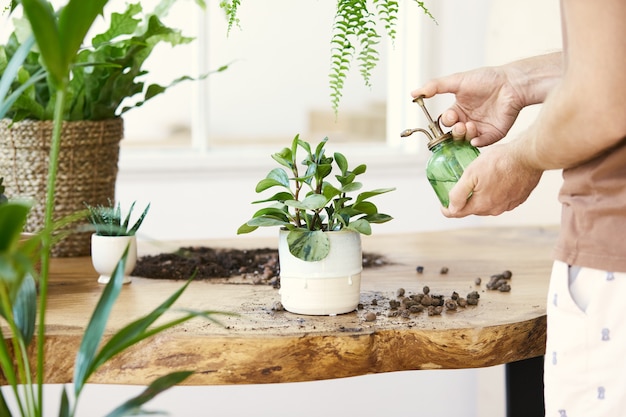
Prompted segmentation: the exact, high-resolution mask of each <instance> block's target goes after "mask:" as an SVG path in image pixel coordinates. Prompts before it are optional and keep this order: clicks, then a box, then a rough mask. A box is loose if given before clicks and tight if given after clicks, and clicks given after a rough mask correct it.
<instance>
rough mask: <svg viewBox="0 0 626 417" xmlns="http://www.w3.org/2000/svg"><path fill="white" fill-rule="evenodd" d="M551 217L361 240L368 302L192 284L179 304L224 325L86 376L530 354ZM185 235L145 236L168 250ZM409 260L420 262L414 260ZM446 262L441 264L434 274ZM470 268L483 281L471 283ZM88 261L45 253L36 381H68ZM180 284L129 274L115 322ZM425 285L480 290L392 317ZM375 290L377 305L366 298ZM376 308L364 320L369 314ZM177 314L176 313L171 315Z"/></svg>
mask: <svg viewBox="0 0 626 417" xmlns="http://www.w3.org/2000/svg"><path fill="white" fill-rule="evenodd" d="M556 233H557V230H556V229H555V228H539V227H537V228H498V229H490V228H479V229H466V230H454V231H441V232H428V233H416V234H405V235H393V236H391V235H387V236H385V235H381V234H378V235H373V236H367V237H364V239H363V249H364V251H365V252H373V253H380V254H383V255H384V256H385V257H386V258H387V260H388V261H390V262H391V263H392V264H390V265H386V266H383V267H378V268H366V269H364V271H363V274H362V278H363V282H362V296H361V300H362V302H363V305H364V307H363V309H362V310H359V311H356V312H353V313H349V314H344V315H339V316H331V317H317V316H302V315H296V314H291V313H288V312H276V311H273V310H272V309H271V307H272V304H273V303H274V302H275V301H277V300H279V294H278V292H277V290H276V289H274V288H272V287H271V286H269V285H254V284H253V283H252V282H249V281H247V280H245V279H244V280H242V279H236V280H228V279H216V280H207V281H201V282H193V283H192V284H191V286H190V287H189V288H188V290H187V291H186V293H185V294H184V295H183V296H182V297H181V299H180V300H179V302H178V303H177V304H176V306H177V307H185V308H192V309H212V310H219V311H225V312H235V313H238V314H239V316H221V317H219V319H220V321H221V322H222V323H223V325H224V326H223V327H221V326H218V325H216V324H214V323H210V322H208V321H205V320H203V319H195V320H193V321H191V322H189V323H186V324H184V325H182V326H180V327H178V328H176V329H173V330H171V331H167V332H166V333H164V334H162V335H159V336H157V337H155V338H153V339H151V340H149V341H147V342H146V343H142V344H141V345H139V346H137V347H135V348H133V349H132V350H130V351H129V352H127V353H125V354H123V355H121V356H119V357H117V358H115V359H114V360H113V361H111V362H109V363H108V364H107V365H106V366H104V367H103V368H102V369H101V370H100V371H99V372H98V373H96V374H95V376H94V377H93V379H92V380H91V382H93V383H112V384H147V383H149V382H151V381H152V380H154V379H155V378H156V377H158V376H160V375H163V374H165V373H168V372H171V371H174V370H182V369H191V370H194V371H196V373H195V374H194V375H193V376H192V377H190V378H189V379H188V380H187V381H186V382H185V384H187V385H205V384H261V383H278V382H297V381H310V380H322V379H329V378H341V377H349V376H356V375H365V374H372V373H380V372H392V371H402V370H417V369H444V368H446V369H459V368H475V367H486V366H492V365H498V364H505V363H509V362H514V361H520V360H524V359H528V358H534V357H538V356H541V355H543V353H544V348H545V333H546V319H545V299H546V292H547V285H548V278H549V272H550V268H551V249H552V246H553V244H554V241H555V238H556ZM189 243H190V242H186V243H183V242H170V243H168V244H151V245H148V244H145V243H144V244H141V243H140V252H143V253H147V252H152V253H153V252H163V251H169V250H173V249H176V248H178V247H179V246H181V245H182V244H189ZM194 243H195V244H202V245H206V246H212V247H225V248H259V247H276V242H275V239H265V238H254V237H241V238H237V239H231V240H213V241H209V240H207V241H203V242H194ZM417 266H422V267H423V272H422V273H418V272H417V271H416V267H417ZM442 267H446V268H448V273H447V274H442V273H441V269H442ZM506 269H508V270H510V271H512V272H513V277H512V279H511V287H512V289H511V291H510V292H499V291H491V290H487V289H486V287H485V284H486V282H487V281H488V279H489V277H490V275H492V274H496V273H500V272H502V271H504V270H506ZM476 277H481V278H482V282H483V283H482V284H481V285H480V286H478V285H476V284H475V282H474V280H475V278H476ZM96 279H97V274H96V272H95V271H94V270H93V268H92V266H91V263H90V259H89V258H58V259H53V260H52V264H51V274H50V285H49V302H48V306H49V313H48V316H47V317H48V318H47V320H48V322H47V330H46V334H47V341H46V344H47V347H46V348H47V357H46V375H45V381H46V382H49V383H67V382H70V381H71V378H72V371H73V362H74V359H75V353H76V351H77V349H78V346H79V343H80V339H81V337H82V334H83V330H84V328H85V325H86V323H87V321H88V319H89V317H90V315H91V311H92V310H93V308H94V306H95V304H96V302H97V299H98V297H99V296H100V293H101V291H102V288H103V286H102V285H100V284H98V283H97V282H96ZM181 285H182V282H180V281H174V280H160V279H146V278H138V277H136V278H133V282H132V283H131V284H130V285H126V286H125V287H124V288H123V290H122V293H121V295H120V298H119V300H118V302H117V304H116V305H115V307H114V310H113V313H112V317H111V320H110V322H109V325H108V329H109V331H111V332H112V331H114V330H116V329H118V328H120V327H121V326H123V325H124V324H126V323H128V322H129V321H130V320H131V319H134V318H137V317H139V316H141V315H143V314H145V313H146V312H148V311H149V309H152V308H154V307H155V306H156V305H158V304H159V303H161V302H162V301H163V300H164V299H165V298H166V297H167V296H168V295H170V294H171V293H172V292H173V291H175V289H178V288H179V287H180V286H181ZM424 285H428V286H429V287H430V289H431V293H433V294H443V295H450V294H451V293H452V292H453V291H457V292H458V293H459V294H460V295H461V296H464V295H465V294H467V293H468V292H470V291H474V290H477V291H478V292H479V293H480V302H479V304H478V305H477V306H468V307H466V308H462V309H459V310H457V311H455V312H444V313H443V314H442V315H441V316H428V314H426V313H421V314H417V315H413V316H411V317H410V318H402V317H389V316H388V313H389V305H388V300H390V299H394V298H395V297H396V291H397V290H398V289H399V288H404V289H405V291H406V293H407V294H411V293H417V292H421V291H422V287H423V286H424ZM374 299H376V300H377V301H380V302H379V303H378V305H373V303H372V302H373V300H374ZM369 311H373V312H375V313H377V314H378V315H377V318H376V320H375V321H366V320H365V315H366V313H367V312H369ZM171 314H176V313H174V312H173V313H171Z"/></svg>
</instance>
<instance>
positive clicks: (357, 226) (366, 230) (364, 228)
mask: <svg viewBox="0 0 626 417" xmlns="http://www.w3.org/2000/svg"><path fill="white" fill-rule="evenodd" d="M346 229H348V230H354V231H356V232H359V233H362V234H364V235H371V234H372V226H371V225H370V223H369V222H368V221H367V220H365V219H357V220H355V221H353V222H350V224H349V225H348V227H347V228H346Z"/></svg>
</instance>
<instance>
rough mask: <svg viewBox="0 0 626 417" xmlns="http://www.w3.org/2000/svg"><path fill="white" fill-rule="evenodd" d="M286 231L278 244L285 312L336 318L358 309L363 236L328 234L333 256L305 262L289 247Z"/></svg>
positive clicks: (282, 300) (343, 233) (281, 290)
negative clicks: (338, 315) (333, 316)
mask: <svg viewBox="0 0 626 417" xmlns="http://www.w3.org/2000/svg"><path fill="white" fill-rule="evenodd" d="M287 233H288V232H287V231H286V230H281V231H280V234H279V241H278V254H279V259H280V291H279V293H280V295H281V302H282V304H283V307H284V308H285V310H287V311H290V312H292V313H298V314H308V315H320V316H321V315H335V314H343V313H348V312H351V311H354V310H356V308H357V306H358V304H359V301H360V294H361V271H362V270H363V255H362V251H361V235H360V234H359V233H357V232H353V231H339V232H327V233H328V236H329V238H330V253H329V254H328V256H327V257H326V258H325V259H322V260H321V261H316V262H306V261H303V260H301V259H298V258H296V257H295V256H293V255H292V254H291V253H290V252H289V247H288V246H287Z"/></svg>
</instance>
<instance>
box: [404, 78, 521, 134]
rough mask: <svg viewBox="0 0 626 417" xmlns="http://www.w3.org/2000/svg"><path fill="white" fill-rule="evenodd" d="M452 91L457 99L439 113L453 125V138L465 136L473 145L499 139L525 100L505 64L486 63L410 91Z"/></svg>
mask: <svg viewBox="0 0 626 417" xmlns="http://www.w3.org/2000/svg"><path fill="white" fill-rule="evenodd" d="M444 93H452V94H454V95H455V97H456V102H455V103H454V104H453V105H452V106H451V107H450V108H449V109H448V110H446V111H445V112H444V113H443V114H442V116H441V122H442V123H443V124H444V126H448V127H449V126H452V136H453V137H454V138H455V139H461V138H465V139H466V140H470V141H471V143H472V145H474V146H486V145H490V144H492V143H494V142H497V141H499V140H500V139H502V138H503V137H504V136H506V134H507V132H508V131H509V129H510V128H511V126H512V125H513V123H514V122H515V119H517V116H518V114H519V112H520V110H521V109H522V108H523V107H524V101H523V99H522V97H521V96H520V94H519V92H518V91H517V90H516V89H515V88H514V87H513V83H512V82H511V80H510V75H509V72H508V71H507V70H506V67H485V68H479V69H476V70H472V71H468V72H462V73H457V74H453V75H449V76H446V77H441V78H436V79H433V80H431V81H429V82H428V83H426V84H425V85H424V86H423V87H421V88H418V89H416V90H414V91H412V92H411V95H412V96H413V97H419V96H421V95H423V96H424V97H425V98H429V97H433V96H434V95H436V94H444Z"/></svg>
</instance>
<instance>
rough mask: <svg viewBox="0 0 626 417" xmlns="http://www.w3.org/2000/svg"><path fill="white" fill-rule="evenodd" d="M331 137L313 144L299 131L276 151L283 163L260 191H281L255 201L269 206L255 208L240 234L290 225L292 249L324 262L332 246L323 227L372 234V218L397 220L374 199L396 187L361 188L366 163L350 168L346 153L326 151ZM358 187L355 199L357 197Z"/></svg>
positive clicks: (302, 256)
mask: <svg viewBox="0 0 626 417" xmlns="http://www.w3.org/2000/svg"><path fill="white" fill-rule="evenodd" d="M327 141H328V138H324V139H323V140H322V141H321V142H320V143H319V144H317V146H315V147H312V146H311V145H310V144H309V143H308V142H305V141H303V140H302V139H300V137H299V136H296V137H295V138H294V139H293V142H292V144H291V147H290V148H284V149H283V150H282V151H280V152H277V153H275V154H272V158H273V159H274V160H275V161H276V162H277V163H278V164H279V165H280V167H278V168H274V169H273V170H271V171H270V172H269V173H268V174H267V176H266V177H265V178H264V179H262V180H261V181H259V183H258V184H257V186H256V192H257V193H262V192H264V191H266V190H268V189H274V188H278V189H279V190H280V191H279V192H277V193H276V194H274V195H272V196H270V197H268V198H266V199H263V200H259V201H254V202H253V204H259V203H269V204H270V206H269V207H266V208H262V209H260V210H258V211H257V212H256V213H254V215H253V216H252V218H251V219H250V220H248V221H247V222H246V223H244V224H243V225H241V226H240V227H239V229H238V230H237V233H238V234H241V233H250V232H252V231H254V230H256V229H258V228H259V227H268V226H279V227H282V228H285V229H287V230H289V233H288V234H287V243H288V245H289V251H290V252H291V254H293V255H294V256H296V257H298V258H300V259H302V260H304V261H319V260H322V259H324V258H325V257H326V256H328V252H329V250H330V243H329V240H328V235H326V234H325V233H324V232H327V231H338V230H352V231H355V232H359V233H362V234H365V235H369V234H371V233H372V228H371V223H385V222H387V221H389V220H391V219H392V217H391V216H389V215H388V214H384V213H379V212H378V208H377V207H376V205H375V204H373V203H372V202H371V201H369V199H370V198H372V197H375V196H377V195H380V194H384V193H387V192H389V191H393V190H394V188H379V189H375V190H372V191H360V190H361V188H362V186H363V184H362V183H360V182H359V181H356V179H357V176H358V175H361V174H363V173H365V171H366V169H367V166H366V165H365V164H361V165H358V166H356V167H354V168H352V169H350V168H349V166H348V160H347V159H346V157H345V156H344V155H343V154H341V153H339V152H335V153H334V154H333V156H327V155H326V153H325V152H326V151H325V149H324V148H325V145H326V142H327ZM298 150H302V151H304V152H305V157H304V159H303V160H302V161H300V160H299V159H298V158H299V154H298ZM334 169H335V171H334V172H333V170H334ZM333 173H335V176H334V177H335V180H336V181H335V183H334V184H333V182H332V181H331V174H333ZM359 191H360V192H359ZM357 192H358V195H356V198H354V197H352V196H353V195H354V193H357Z"/></svg>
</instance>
